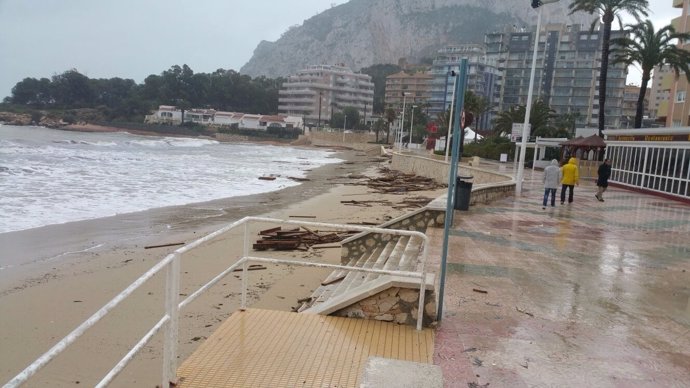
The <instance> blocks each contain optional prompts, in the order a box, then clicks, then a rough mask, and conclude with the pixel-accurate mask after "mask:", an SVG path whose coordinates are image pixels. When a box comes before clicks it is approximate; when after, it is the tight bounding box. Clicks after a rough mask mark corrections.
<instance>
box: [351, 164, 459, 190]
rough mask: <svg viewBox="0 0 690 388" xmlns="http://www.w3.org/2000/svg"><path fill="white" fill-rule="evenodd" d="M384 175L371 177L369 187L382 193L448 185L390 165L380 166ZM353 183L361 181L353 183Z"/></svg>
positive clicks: (432, 188)
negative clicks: (393, 168)
mask: <svg viewBox="0 0 690 388" xmlns="http://www.w3.org/2000/svg"><path fill="white" fill-rule="evenodd" d="M379 173H380V174H382V176H380V177H378V178H369V179H368V181H366V185H367V187H369V188H370V189H373V190H374V191H375V192H377V193H380V194H402V193H407V192H410V191H429V190H436V189H440V188H444V187H447V185H445V184H441V183H437V182H436V181H434V180H433V179H431V178H426V177H423V176H419V175H415V174H406V173H403V172H400V171H396V170H391V169H390V168H388V167H381V168H379ZM351 184H353V185H356V184H361V183H351Z"/></svg>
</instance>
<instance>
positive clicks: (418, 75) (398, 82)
mask: <svg viewBox="0 0 690 388" xmlns="http://www.w3.org/2000/svg"><path fill="white" fill-rule="evenodd" d="M430 98H431V75H429V74H428V73H427V72H424V71H415V72H406V71H401V72H399V73H395V74H391V75H389V76H388V77H386V92H385V96H384V104H385V107H386V108H389V107H392V108H393V109H395V111H396V113H397V114H398V115H400V113H401V112H402V108H403V103H404V104H405V105H406V109H409V107H410V106H413V105H417V106H420V107H426V104H427V103H428V102H429V99H430Z"/></svg>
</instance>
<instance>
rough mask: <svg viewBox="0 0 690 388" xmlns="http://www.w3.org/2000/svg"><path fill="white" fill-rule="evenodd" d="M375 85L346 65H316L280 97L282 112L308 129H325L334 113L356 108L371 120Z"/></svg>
mask: <svg viewBox="0 0 690 388" xmlns="http://www.w3.org/2000/svg"><path fill="white" fill-rule="evenodd" d="M373 104H374V84H373V83H372V82H371V77H370V76H368V75H366V74H358V73H354V72H353V71H352V70H350V68H348V67H345V66H342V65H337V66H336V65H315V66H310V67H308V68H306V69H303V70H300V71H298V72H297V74H294V75H291V76H289V77H288V79H287V81H286V82H285V83H283V87H282V88H281V89H280V92H279V95H278V111H279V112H280V113H283V114H286V115H288V116H297V117H302V118H303V119H304V121H305V123H307V124H308V125H313V126H323V123H325V122H327V121H329V120H330V119H331V116H332V114H333V113H338V112H342V111H343V110H344V109H345V108H348V107H353V108H355V109H357V110H358V111H359V114H360V117H362V119H366V118H367V117H371V112H372V106H373Z"/></svg>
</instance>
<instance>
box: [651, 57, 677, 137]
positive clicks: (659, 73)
mask: <svg viewBox="0 0 690 388" xmlns="http://www.w3.org/2000/svg"><path fill="white" fill-rule="evenodd" d="M670 72H672V70H671V69H670V68H669V67H668V66H666V67H662V68H659V67H655V68H654V73H653V74H652V80H651V88H650V92H649V105H648V108H649V117H650V118H652V119H655V120H656V118H657V114H658V112H659V108H660V107H661V105H662V104H668V96H669V94H670V93H671V91H670V90H669V89H666V90H664V89H663V88H662V87H661V85H662V84H663V82H664V78H666V76H667V75H668V74H669V73H670ZM664 101H666V102H664ZM663 123H664V124H666V119H665V118H664V119H663Z"/></svg>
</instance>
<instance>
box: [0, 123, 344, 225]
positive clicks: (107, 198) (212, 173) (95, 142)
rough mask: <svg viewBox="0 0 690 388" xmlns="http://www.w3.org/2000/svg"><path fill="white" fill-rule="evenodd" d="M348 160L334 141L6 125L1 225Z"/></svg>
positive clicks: (208, 192) (66, 218) (185, 200)
mask: <svg viewBox="0 0 690 388" xmlns="http://www.w3.org/2000/svg"><path fill="white" fill-rule="evenodd" d="M341 161H342V160H340V159H337V158H335V157H334V154H333V152H330V151H326V150H312V149H303V148H295V147H288V146H273V145H257V144H249V143H246V144H244V143H221V142H218V141H215V140H210V139H204V138H181V137H152V136H139V135H134V134H130V133H126V132H107V133H102V132H72V131H63V130H56V129H49V128H43V127H28V126H27V127H18V126H12V125H2V124H0V233H7V232H13V231H19V230H25V229H31V228H37V227H41V226H46V225H54V224H62V223H67V222H72V221H81V220H88V219H96V218H102V217H108V216H113V215H118V214H125V213H131V212H137V211H142V210H148V209H153V208H160V207H166V206H173V205H185V204H190V203H197V202H205V201H210V200H214V199H220V198H231V197H236V196H244V195H252V194H259V193H265V192H271V191H276V190H280V189H283V188H286V187H289V186H295V185H299V184H300V183H299V182H298V181H295V180H293V179H290V178H291V177H293V178H303V177H305V176H306V174H307V172H308V171H309V170H312V169H314V168H317V167H319V166H323V165H326V164H330V163H339V162H341ZM266 176H274V177H275V180H262V179H259V177H266Z"/></svg>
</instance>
